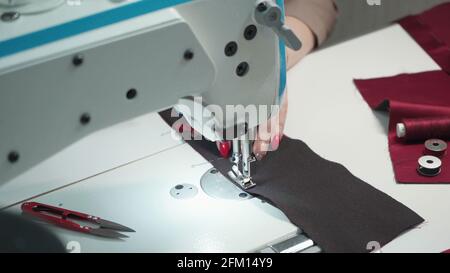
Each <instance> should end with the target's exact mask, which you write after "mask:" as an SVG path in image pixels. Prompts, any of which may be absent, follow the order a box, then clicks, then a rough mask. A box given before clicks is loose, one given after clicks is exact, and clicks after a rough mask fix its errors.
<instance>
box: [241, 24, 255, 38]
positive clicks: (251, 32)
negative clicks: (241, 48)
mask: <svg viewBox="0 0 450 273" xmlns="http://www.w3.org/2000/svg"><path fill="white" fill-rule="evenodd" d="M256 33H258V29H257V28H256V26H255V25H249V26H247V27H246V28H245V30H244V38H245V39H246V40H248V41H250V40H253V38H255V36H256Z"/></svg>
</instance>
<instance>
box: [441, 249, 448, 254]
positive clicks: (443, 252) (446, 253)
mask: <svg viewBox="0 0 450 273" xmlns="http://www.w3.org/2000/svg"><path fill="white" fill-rule="evenodd" d="M442 253H446V254H450V249H447V250H446V251H444V252H442Z"/></svg>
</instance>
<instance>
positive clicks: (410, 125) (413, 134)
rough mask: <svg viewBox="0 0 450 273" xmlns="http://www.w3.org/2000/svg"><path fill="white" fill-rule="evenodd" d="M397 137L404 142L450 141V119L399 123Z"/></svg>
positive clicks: (425, 119) (423, 119) (424, 119)
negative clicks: (436, 139) (435, 139)
mask: <svg viewBox="0 0 450 273" xmlns="http://www.w3.org/2000/svg"><path fill="white" fill-rule="evenodd" d="M396 133H397V137H398V138H399V139H402V140H404V141H425V140H427V139H434V138H438V139H444V140H448V139H450V118H449V117H445V118H420V119H419V118H418V119H403V120H402V122H400V123H397V127H396Z"/></svg>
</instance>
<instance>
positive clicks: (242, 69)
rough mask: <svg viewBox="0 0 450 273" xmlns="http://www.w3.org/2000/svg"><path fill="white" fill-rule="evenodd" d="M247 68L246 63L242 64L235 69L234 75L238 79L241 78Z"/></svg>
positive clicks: (246, 71)
mask: <svg viewBox="0 0 450 273" xmlns="http://www.w3.org/2000/svg"><path fill="white" fill-rule="evenodd" d="M249 68H250V67H249V65H248V63H247V62H242V63H240V64H239V65H238V66H237V67H236V74H237V75H238V76H239V77H243V76H245V75H246V74H247V73H248V70H249Z"/></svg>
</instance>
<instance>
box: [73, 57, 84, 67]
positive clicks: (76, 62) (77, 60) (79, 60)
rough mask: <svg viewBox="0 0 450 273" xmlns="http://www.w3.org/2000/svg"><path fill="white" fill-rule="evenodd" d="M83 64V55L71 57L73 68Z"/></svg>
mask: <svg viewBox="0 0 450 273" xmlns="http://www.w3.org/2000/svg"><path fill="white" fill-rule="evenodd" d="M83 62H84V56H83V54H77V55H75V56H74V57H73V59H72V63H73V65H74V66H80V65H82V64H83Z"/></svg>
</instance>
